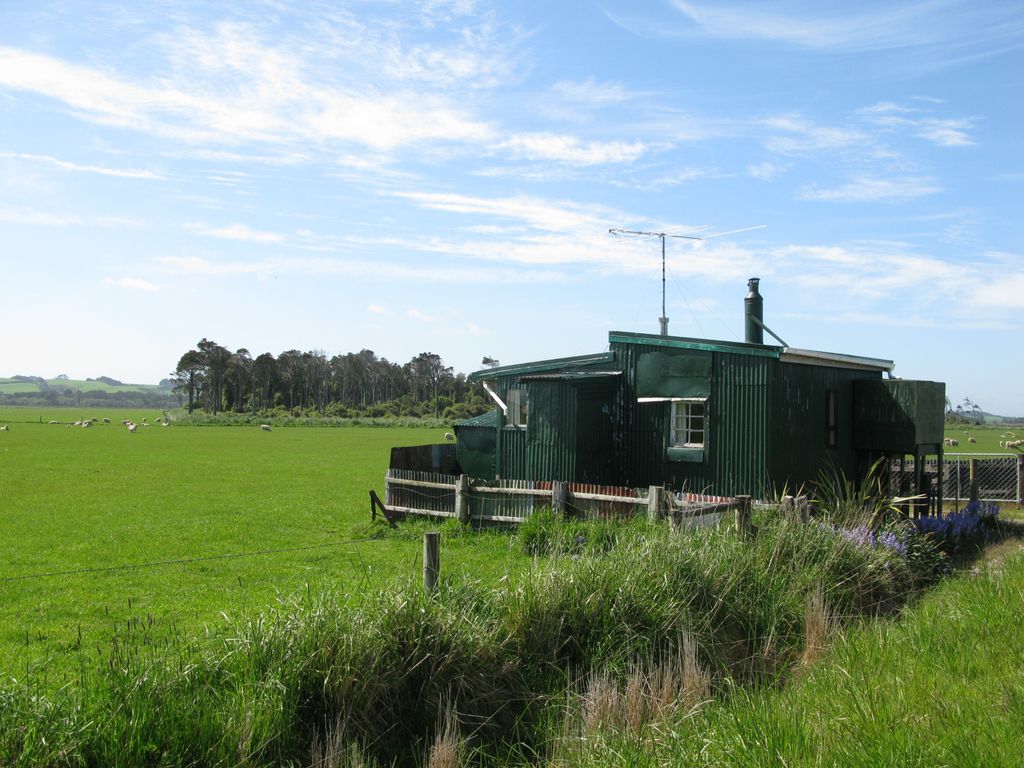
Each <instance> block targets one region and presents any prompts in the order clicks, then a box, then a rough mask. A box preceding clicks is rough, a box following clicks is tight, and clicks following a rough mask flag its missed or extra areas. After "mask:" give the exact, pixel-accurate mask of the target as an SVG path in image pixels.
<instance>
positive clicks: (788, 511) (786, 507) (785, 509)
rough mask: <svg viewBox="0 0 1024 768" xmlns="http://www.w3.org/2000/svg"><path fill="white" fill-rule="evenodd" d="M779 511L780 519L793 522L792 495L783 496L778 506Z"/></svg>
mask: <svg viewBox="0 0 1024 768" xmlns="http://www.w3.org/2000/svg"><path fill="white" fill-rule="evenodd" d="M779 511H780V512H781V513H782V519H783V520H787V521H789V522H793V497H792V496H783V497H782V504H781V505H780V506H779Z"/></svg>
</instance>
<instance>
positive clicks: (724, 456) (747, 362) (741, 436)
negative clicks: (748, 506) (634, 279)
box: [698, 352, 778, 498]
mask: <svg viewBox="0 0 1024 768" xmlns="http://www.w3.org/2000/svg"><path fill="white" fill-rule="evenodd" d="M777 366H778V361H776V360H775V359H773V358H770V357H750V356H747V355H736V354H729V353H725V352H716V353H715V361H714V374H713V380H712V385H711V397H710V398H709V401H708V409H709V411H710V414H711V416H710V428H709V429H708V430H707V433H706V439H707V447H706V449H705V463H706V466H707V470H708V471H707V473H706V475H705V477H707V480H708V482H709V485H710V488H709V489H708V492H710V493H716V494H722V495H735V494H738V493H747V494H751V495H753V496H756V497H758V498H763V495H762V489H764V488H765V486H766V484H767V481H768V467H767V464H768V456H769V452H770V434H769V433H770V427H769V425H770V423H771V421H772V418H773V413H772V407H771V406H772V403H771V398H770V388H771V382H772V378H773V375H774V373H775V371H776V368H777ZM698 490H702V489H698Z"/></svg>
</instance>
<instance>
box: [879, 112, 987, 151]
mask: <svg viewBox="0 0 1024 768" xmlns="http://www.w3.org/2000/svg"><path fill="white" fill-rule="evenodd" d="M859 114H860V115H861V116H862V117H863V118H864V119H865V120H867V121H868V122H870V123H873V124H875V125H879V126H882V127H884V128H899V129H906V130H907V131H908V132H910V133H911V134H913V135H915V136H918V137H919V138H922V139H926V140H927V141H930V142H932V143H933V144H937V145H939V146H942V147H968V146H972V145H973V144H974V141H973V140H972V139H971V137H970V134H969V133H968V131H969V130H970V129H971V127H972V126H973V121H972V120H969V119H964V118H960V119H954V118H941V117H936V116H934V115H932V114H929V113H928V112H925V111H923V110H921V109H918V108H914V107H904V106H901V105H899V104H894V103H892V102H879V103H878V104H873V105H872V106H870V107H865V108H863V109H861V110H859Z"/></svg>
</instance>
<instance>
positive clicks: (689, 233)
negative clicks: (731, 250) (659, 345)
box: [608, 224, 768, 336]
mask: <svg viewBox="0 0 1024 768" xmlns="http://www.w3.org/2000/svg"><path fill="white" fill-rule="evenodd" d="M766 226H768V225H767V224H756V225H754V226H753V227H742V228H741V229H730V230H729V231H727V232H708V230H710V229H711V228H712V227H711V225H710V224H702V225H700V226H699V227H690V228H689V229H684V230H683V231H682V232H641V231H640V230H637V229H618V228H615V229H609V230H608V234H609V235H615V236H616V237H620V236H621V235H632V236H634V237H657V238H659V239H660V240H661V317H659V318H658V323H659V324H660V325H661V335H662V336H668V318H667V317H665V240H666V239H667V238H669V237H674V238H676V239H679V240H708V239H710V238H712V237H721V236H722V235H735V234H736V233H737V232H749V231H750V230H752V229H764V228H765V227H766ZM698 232H699V233H702V234H695V233H698Z"/></svg>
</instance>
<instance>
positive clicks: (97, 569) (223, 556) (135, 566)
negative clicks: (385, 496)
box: [0, 537, 373, 584]
mask: <svg viewBox="0 0 1024 768" xmlns="http://www.w3.org/2000/svg"><path fill="white" fill-rule="evenodd" d="M372 540H373V537H367V538H362V539H346V540H345V541H328V542H323V543H321V544H305V545H302V546H297V547H278V548H276V549H256V550H249V551H244V552H222V553H219V554H213V555H199V556H197V557H179V558H172V559H168V560H151V561H148V562H142V563H122V564H120V565H100V566H90V567H85V568H68V569H65V570H60V571H41V572H36V573H22V574H17V575H15V576H0V584H3V583H6V582H12V581H31V580H34V579H48V578H52V577H55V576H75V575H79V574H84V573H113V572H116V571H134V570H139V569H142V568H159V567H162V566H170V565H188V564H190V563H203V562H208V561H210V560H237V559H240V558H246V557H262V556H264V555H276V554H281V553H284V552H303V551H307V550H313V549H328V548H330V547H343V546H347V545H351V544H364V543H366V542H368V541H372Z"/></svg>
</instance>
